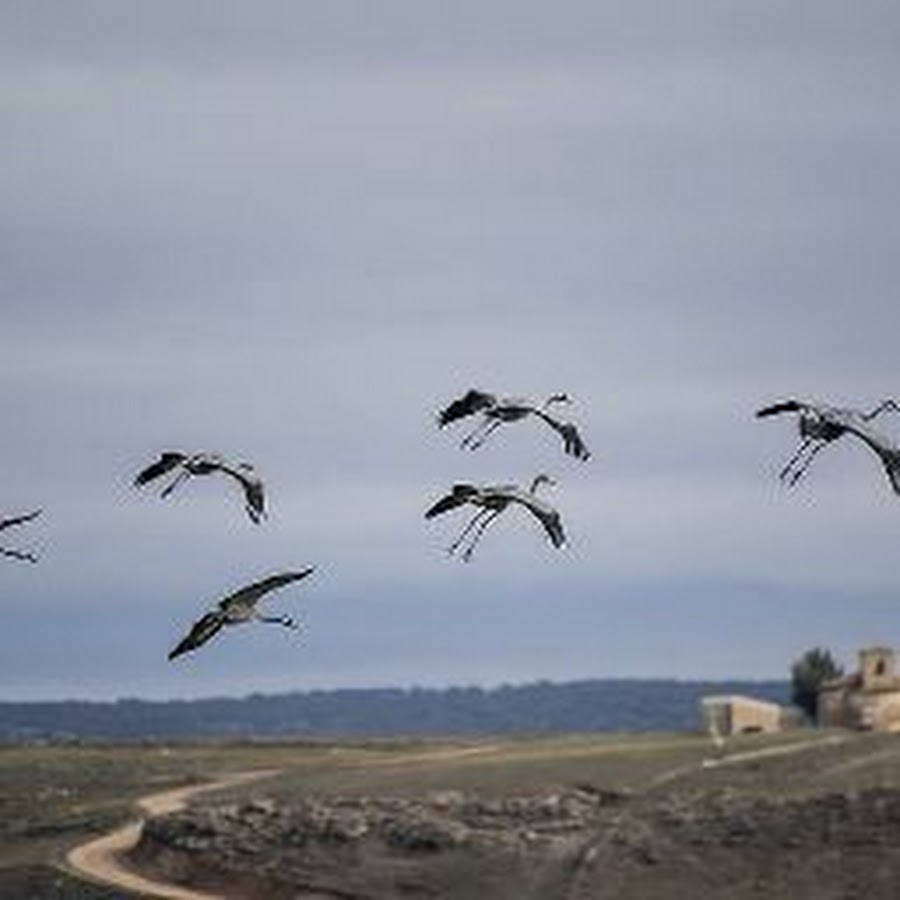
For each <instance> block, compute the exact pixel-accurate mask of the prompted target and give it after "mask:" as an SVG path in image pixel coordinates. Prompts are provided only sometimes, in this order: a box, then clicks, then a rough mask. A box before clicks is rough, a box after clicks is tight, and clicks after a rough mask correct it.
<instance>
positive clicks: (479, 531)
mask: <svg viewBox="0 0 900 900" xmlns="http://www.w3.org/2000/svg"><path fill="white" fill-rule="evenodd" d="M501 512H502V510H499V509H496V510H492V511H491V513H490V515H488V516H484V517H483V518H482V519H481V521H480V522H479V523H478V527H477V528H476V529H475V533H474V534H473V535H472V537H471V538H470V539H469V546H468V547H466V549H465V550H463V554H462V558H463V562H471V561H472V554H473V553H474V552H475V545H476V544H477V543H478V542H479V541H480V540H481V536H482V535H483V534H484V532H485V529H486V528H487V527H488V525H490V524H491V522H493V521H494V519H496V518H497V516H499V515H500V513H501Z"/></svg>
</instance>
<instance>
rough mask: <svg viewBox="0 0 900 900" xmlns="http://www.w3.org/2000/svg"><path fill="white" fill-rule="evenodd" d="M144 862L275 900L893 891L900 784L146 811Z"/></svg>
mask: <svg viewBox="0 0 900 900" xmlns="http://www.w3.org/2000/svg"><path fill="white" fill-rule="evenodd" d="M134 859H135V862H137V863H138V864H139V865H140V866H141V867H142V868H145V869H146V868H148V867H149V868H151V869H154V870H155V871H157V872H162V873H164V874H165V875H166V877H168V878H171V879H172V880H181V881H187V882H194V883H202V884H208V885H216V886H218V887H219V888H220V889H222V890H224V892H226V893H228V894H229V896H240V897H260V898H262V897H266V898H272V900H280V898H288V897H320V898H345V900H350V898H353V900H364V898H365V900H387V898H396V897H408V898H418V897H422V898H425V897H433V898H453V900H462V898H476V897H477V898H498V900H503V898H521V900H526V898H535V900H537V898H540V900H549V898H555V897H558V898H567V900H575V898H595V900H606V898H609V900H613V898H615V900H663V898H667V900H668V898H673V897H703V898H720V897H721V898H723V900H724V898H729V900H739V898H759V900H762V898H766V900H773V898H778V897H788V896H790V897H791V898H793V900H801V898H810V900H812V898H816V900H831V898H834V900H838V898H842V900H850V898H855V897H860V898H862V897H865V898H868V900H881V898H883V900H896V898H897V896H898V895H900V894H898V891H900V889H898V884H900V790H897V789H894V788H877V787H876V788H869V789H865V790H862V791H854V792H829V793H824V794H821V795H818V796H807V797H801V798H795V799H787V798H782V799H777V798H770V797H760V796H754V795H753V793H752V792H747V791H746V790H741V789H739V788H738V789H734V788H729V787H721V786H713V787H712V788H710V789H703V788H696V787H694V786H693V785H687V786H678V787H673V788H672V789H670V790H666V791H657V792H652V793H649V794H630V793H628V792H617V791H607V790H600V789H597V788H594V787H592V786H590V785H584V786H581V787H579V788H574V789H566V790H553V791H542V792H539V793H533V794H528V795H511V796H506V797H499V798H484V797H479V796H477V795H473V794H467V793H464V792H460V791H454V790H448V791H437V792H431V793H429V794H427V795H425V796H422V797H419V798H410V797H403V798H400V797H394V798H391V797H359V796H353V797H341V796H332V797H317V798H310V799H308V800H303V801H300V802H294V803H291V804H290V805H284V804H282V803H279V802H278V801H276V800H274V799H271V798H259V799H255V800H252V801H249V802H244V803H238V804H229V805H222V806H209V807H206V808H199V809H191V810H188V811H185V812H183V813H180V814H178V815H175V816H169V817H164V818H160V819H155V820H151V821H150V822H148V823H147V825H146V827H145V829H144V835H143V838H142V841H141V843H140V844H139V846H138V848H137V849H136V851H135V853H134Z"/></svg>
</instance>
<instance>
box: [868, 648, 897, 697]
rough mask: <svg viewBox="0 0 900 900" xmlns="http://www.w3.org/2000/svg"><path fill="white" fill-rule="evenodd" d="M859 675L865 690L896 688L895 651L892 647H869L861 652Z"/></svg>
mask: <svg viewBox="0 0 900 900" xmlns="http://www.w3.org/2000/svg"><path fill="white" fill-rule="evenodd" d="M859 673H860V675H861V680H862V688H863V690H878V689H879V688H892V687H895V686H896V681H895V679H896V673H895V672H894V651H893V649H892V648H891V647H867V648H866V649H865V650H860V651H859Z"/></svg>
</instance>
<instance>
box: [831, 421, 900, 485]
mask: <svg viewBox="0 0 900 900" xmlns="http://www.w3.org/2000/svg"><path fill="white" fill-rule="evenodd" d="M842 425H843V427H844V428H845V430H846V431H848V432H849V433H850V434H852V435H854V436H855V437H858V438H859V439H860V440H861V441H863V443H865V444H866V445H867V446H868V447H869V449H870V450H872V451H874V453H875V454H876V456H878V458H879V459H880V460H881V464H882V466H883V467H884V472H885V474H886V475H887V477H888V481H889V482H890V485H891V488H892V489H893V491H894V493H896V494H900V447H898V446H897V444H896V443H895V442H894V441H892V440H891V439H890V438H889V437H887V435H884V434H882V433H881V432H879V431H876V430H875V429H874V428H872V426H871V425H869V424H868V422H867V421H866V420H865V419H864V418H862V417H857V418H856V420H853V419H850V418H845V420H844V421H843V422H842Z"/></svg>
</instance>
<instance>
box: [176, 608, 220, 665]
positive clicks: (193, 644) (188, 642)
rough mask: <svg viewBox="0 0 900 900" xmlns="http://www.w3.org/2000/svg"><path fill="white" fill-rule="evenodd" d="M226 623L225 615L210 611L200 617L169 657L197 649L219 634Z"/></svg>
mask: <svg viewBox="0 0 900 900" xmlns="http://www.w3.org/2000/svg"><path fill="white" fill-rule="evenodd" d="M224 624H225V617H224V616H223V615H222V614H221V613H220V612H217V611H214V612H208V613H206V615H205V616H203V617H202V618H201V619H198V620H197V621H196V622H195V623H194V624H193V626H192V627H191V630H190V631H189V632H188V634H187V637H185V638H184V639H183V640H182V641H181V643H180V644H179V645H178V646H177V647H176V648H175V649H174V650H172V651H171V652H170V653H169V659H175V657H176V656H181V654H182V653H188V652H189V651H191V650H196V649H197V648H198V647H200V646H202V645H203V644H205V643H206V642H207V641H208V640H209V639H210V638H211V637H213V636H214V635H216V634H218V633H219V632H220V631H221V630H222V627H223V626H224Z"/></svg>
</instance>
